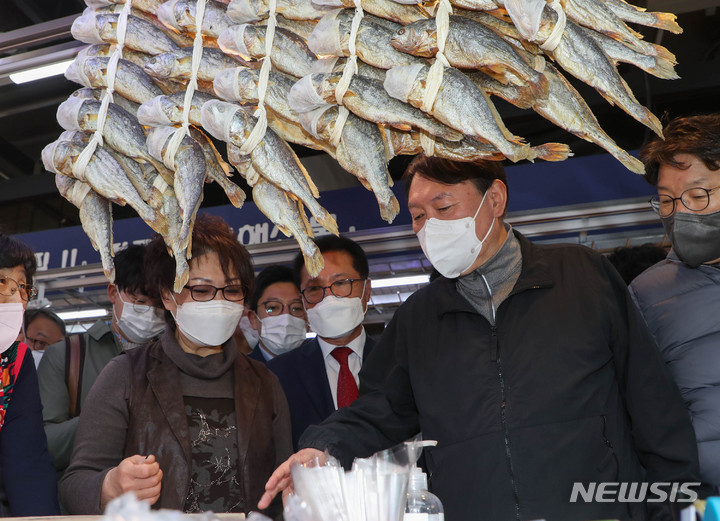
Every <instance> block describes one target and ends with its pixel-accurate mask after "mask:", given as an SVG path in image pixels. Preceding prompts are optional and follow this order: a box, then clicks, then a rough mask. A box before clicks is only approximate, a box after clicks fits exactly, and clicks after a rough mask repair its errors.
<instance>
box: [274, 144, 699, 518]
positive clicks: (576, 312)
mask: <svg viewBox="0 0 720 521" xmlns="http://www.w3.org/2000/svg"><path fill="white" fill-rule="evenodd" d="M405 177H406V188H407V189H408V191H409V194H408V206H409V209H410V212H411V214H412V219H413V229H414V231H415V232H416V233H417V235H418V239H419V240H420V244H421V246H422V248H423V251H424V252H425V254H426V256H427V257H428V258H429V259H430V261H431V262H432V263H433V266H434V267H435V268H436V269H437V270H438V271H439V272H440V273H441V274H442V275H443V276H442V277H439V278H437V279H436V280H434V281H433V282H432V283H431V284H429V285H428V286H426V287H425V288H423V289H421V290H420V291H418V292H417V293H415V294H414V295H413V296H412V297H411V298H409V299H408V300H407V302H406V303H405V304H404V305H403V306H401V307H400V309H399V310H398V311H397V312H396V314H395V316H394V318H393V320H392V321H391V322H390V324H389V325H388V327H387V328H386V330H385V332H384V333H383V336H382V338H381V340H380V342H379V343H378V345H377V347H376V349H375V351H374V353H373V355H372V356H371V357H370V359H369V360H368V362H367V365H366V367H365V368H364V369H363V373H362V379H363V380H362V381H363V384H365V389H366V390H372V389H376V390H375V391H373V392H368V393H367V394H365V395H363V396H361V397H360V399H358V400H357V401H356V402H355V403H354V404H353V405H352V406H351V407H349V408H347V409H345V410H341V411H338V412H337V413H335V414H334V415H333V416H332V417H330V418H329V419H328V420H327V421H326V422H324V423H323V424H322V425H320V426H317V427H311V428H309V429H308V430H307V431H306V432H305V434H304V435H303V437H302V438H301V440H300V446H301V447H312V448H309V449H305V450H303V451H300V452H299V453H298V454H296V455H295V456H293V457H292V458H291V459H290V460H289V462H286V464H284V465H283V466H281V467H280V468H279V469H278V470H277V471H276V472H275V474H274V475H273V477H272V478H271V479H270V481H269V482H268V486H267V490H268V492H267V493H266V496H265V497H264V501H263V502H265V501H268V500H269V497H270V496H271V495H272V494H273V493H275V492H277V491H278V490H280V489H282V488H285V487H286V486H288V485H289V484H290V480H289V476H288V474H287V473H288V469H289V463H292V462H293V461H303V460H307V459H308V458H310V457H314V456H317V455H318V451H317V450H315V449H321V450H322V449H329V451H330V453H331V454H332V455H334V456H336V457H338V458H339V459H340V460H341V461H342V462H343V464H345V465H347V464H348V463H349V462H350V461H351V460H352V458H353V457H358V456H359V457H365V456H368V455H370V454H372V453H373V452H376V451H377V450H380V449H384V448H387V447H389V446H392V445H393V444H395V443H398V442H400V441H402V440H404V439H407V438H409V437H410V436H412V435H413V434H415V433H417V432H422V434H423V437H424V438H425V439H434V440H437V441H438V445H437V447H436V448H435V449H434V450H431V451H428V452H427V465H428V467H429V475H430V486H431V488H432V491H433V492H434V493H435V494H437V495H438V496H439V497H440V499H441V501H442V502H443V504H444V506H445V512H446V514H447V517H448V519H453V520H459V521H464V520H471V519H478V518H482V519H493V520H498V521H511V520H517V521H521V520H528V519H547V520H552V521H557V520H562V521H564V520H567V521H577V520H579V519H639V520H643V519H646V517H647V512H646V507H645V503H643V502H627V501H622V500H621V499H620V498H621V497H622V496H625V497H627V493H620V494H618V490H622V488H621V484H625V485H626V486H627V485H628V484H630V483H633V482H635V483H637V482H640V481H647V482H649V483H651V484H657V483H675V482H677V483H686V482H688V481H690V482H695V481H697V479H696V475H697V470H698V469H697V466H698V464H697V452H696V450H695V447H694V443H695V441H694V436H693V431H692V426H691V425H690V422H689V418H688V415H687V412H686V411H685V409H684V407H683V404H682V399H681V398H680V395H679V393H678V390H677V388H676V387H675V385H674V384H673V382H672V379H671V377H670V375H669V373H668V372H667V370H666V368H665V366H664V364H663V362H662V359H661V358H660V356H659V354H658V352H657V348H656V346H655V344H654V342H653V339H652V336H651V335H650V333H649V332H648V330H647V328H646V327H645V325H644V323H643V320H642V318H641V317H640V315H639V314H638V313H637V311H636V309H635V307H634V305H633V303H632V301H631V300H630V298H629V295H628V293H627V289H626V287H625V284H624V282H623V281H622V279H621V278H620V277H619V275H618V274H617V272H616V271H615V269H614V268H613V267H612V265H611V264H610V263H609V262H608V261H607V260H606V259H605V258H604V257H602V256H600V255H598V254H597V253H595V252H593V251H592V250H589V249H587V248H583V247H578V246H573V245H561V246H535V245H533V244H531V243H530V242H529V241H528V240H527V239H525V238H524V237H523V236H522V235H521V234H519V233H518V232H516V231H513V230H512V229H511V228H510V226H509V225H507V224H505V223H504V219H503V218H504V214H505V210H506V206H507V188H506V186H507V185H506V180H505V174H504V171H503V169H502V166H501V165H500V164H499V163H495V162H486V163H478V164H461V163H452V162H449V161H446V160H442V159H437V158H425V157H420V158H418V159H416V160H415V161H414V162H413V163H412V164H411V165H410V167H409V168H408V171H407V172H406V176H405ZM643 467H644V469H645V473H644V474H643ZM608 484H610V485H609V489H610V490H611V492H610V493H609V494H607V493H606V494H602V497H600V498H599V499H601V501H598V500H597V499H598V495H597V494H595V493H589V492H588V491H593V492H594V491H595V490H596V488H595V487H596V486H602V490H607V489H606V488H605V487H608ZM612 490H614V491H615V494H614V496H613V493H612ZM635 495H636V496H637V494H635ZM619 496H620V497H619Z"/></svg>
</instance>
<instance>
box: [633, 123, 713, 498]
mask: <svg viewBox="0 0 720 521" xmlns="http://www.w3.org/2000/svg"><path fill="white" fill-rule="evenodd" d="M664 134H665V139H664V140H663V139H659V138H658V139H656V140H653V141H651V142H650V143H648V144H647V145H646V146H645V147H644V148H643V150H642V152H641V154H640V157H641V158H642V160H643V162H644V163H645V179H646V180H647V181H648V182H649V183H650V184H651V185H653V186H655V187H657V191H658V194H657V195H656V196H654V197H653V199H652V201H651V203H652V207H653V209H654V210H655V211H656V212H657V214H658V215H659V216H660V218H661V219H662V222H663V225H664V226H665V230H666V231H667V234H668V237H669V238H670V241H671V242H672V245H673V248H672V250H671V252H670V254H669V255H668V256H667V258H666V259H664V260H662V261H660V262H658V263H657V264H655V265H654V266H652V267H651V268H649V269H648V270H647V271H645V272H644V273H642V274H641V275H640V276H638V277H637V279H635V281H633V283H632V285H631V286H630V294H631V295H632V297H633V299H634V300H635V302H636V304H637V305H638V307H639V308H640V312H641V313H642V315H643V317H644V318H645V321H646V322H647V324H648V326H649V328H650V331H652V334H653V336H654V337H655V341H656V342H657V344H658V347H659V348H660V351H661V353H662V356H663V358H664V359H665V362H667V365H668V368H669V369H670V371H671V372H672V374H673V376H674V377H675V382H676V383H677V385H678V387H679V388H680V392H681V393H682V396H683V399H684V400H685V405H686V406H687V408H688V411H689V412H690V416H691V417H692V422H693V427H694V428H695V436H696V437H697V442H698V454H699V457H700V478H701V479H702V480H703V481H704V482H706V483H709V484H712V485H714V486H715V487H716V489H717V487H718V486H720V383H718V378H717V375H718V374H720V356H718V349H719V348H720V319H719V318H718V309H720V114H712V115H706V116H693V117H687V118H679V119H676V120H674V121H672V122H670V124H668V126H667V127H666V128H665V130H664Z"/></svg>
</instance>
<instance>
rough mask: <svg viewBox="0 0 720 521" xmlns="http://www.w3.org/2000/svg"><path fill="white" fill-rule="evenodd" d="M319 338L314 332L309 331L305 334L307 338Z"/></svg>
mask: <svg viewBox="0 0 720 521" xmlns="http://www.w3.org/2000/svg"><path fill="white" fill-rule="evenodd" d="M316 336H317V333H313V332H312V331H308V332H307V333H305V338H315V337H316Z"/></svg>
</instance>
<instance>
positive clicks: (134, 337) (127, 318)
mask: <svg viewBox="0 0 720 521" xmlns="http://www.w3.org/2000/svg"><path fill="white" fill-rule="evenodd" d="M118 297H120V300H122V303H123V310H122V313H121V314H120V318H118V316H117V314H116V313H115V306H113V315H114V316H115V323H116V324H117V326H118V328H119V329H120V332H121V333H122V336H123V337H125V338H127V339H128V340H129V341H130V342H134V343H135V344H144V343H145V342H147V341H148V340H152V339H153V338H155V337H157V336H159V335H160V334H161V333H162V332H163V331H165V319H164V318H163V312H162V310H160V309H158V308H154V307H152V306H143V305H140V304H133V303H132V302H127V301H126V300H124V299H123V298H122V297H121V296H120V293H119V292H118Z"/></svg>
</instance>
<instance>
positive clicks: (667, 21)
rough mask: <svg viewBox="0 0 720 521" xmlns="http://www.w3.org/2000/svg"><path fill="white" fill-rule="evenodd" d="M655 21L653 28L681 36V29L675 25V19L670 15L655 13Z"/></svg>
mask: <svg viewBox="0 0 720 521" xmlns="http://www.w3.org/2000/svg"><path fill="white" fill-rule="evenodd" d="M655 19H656V20H657V21H656V22H655V23H654V24H653V27H656V28H658V29H664V30H665V31H670V32H671V33H674V34H682V32H683V28H682V27H680V25H679V24H678V23H677V17H676V16H675V15H674V14H672V13H655Z"/></svg>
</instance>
